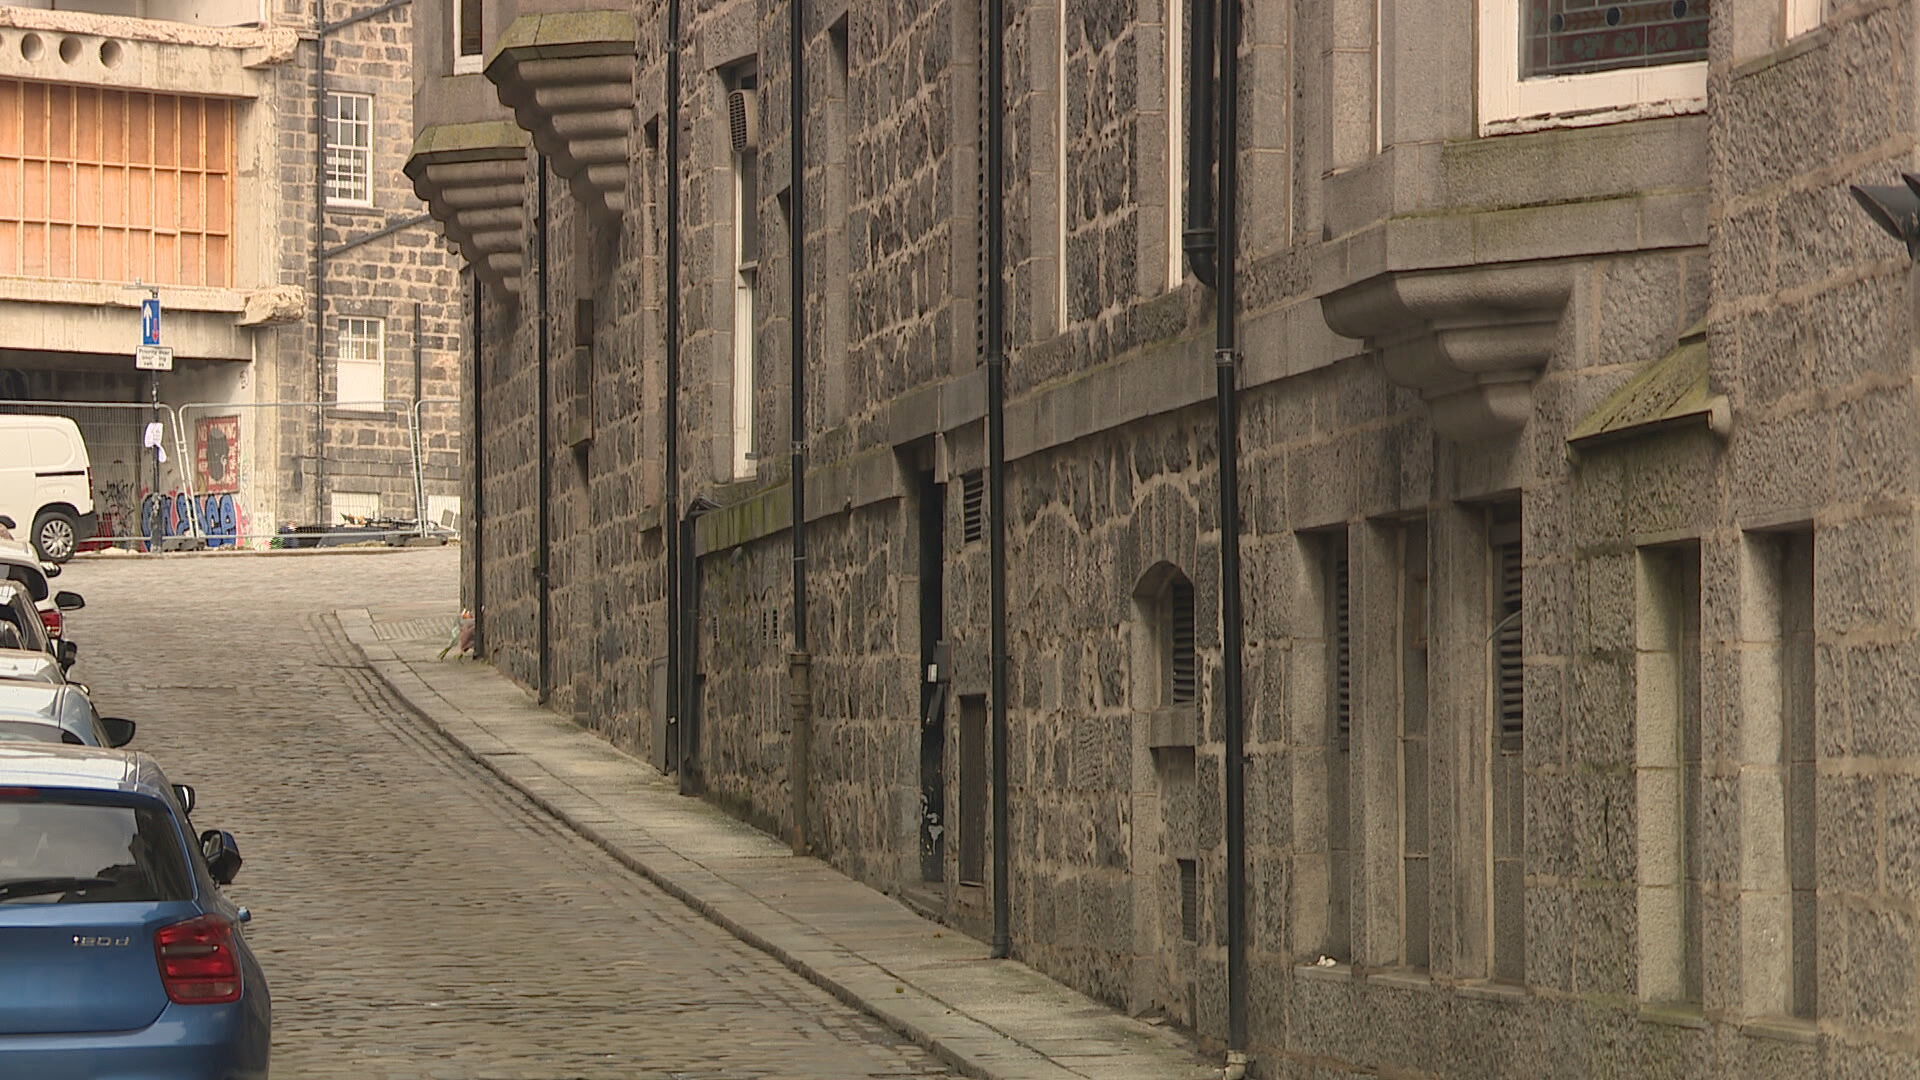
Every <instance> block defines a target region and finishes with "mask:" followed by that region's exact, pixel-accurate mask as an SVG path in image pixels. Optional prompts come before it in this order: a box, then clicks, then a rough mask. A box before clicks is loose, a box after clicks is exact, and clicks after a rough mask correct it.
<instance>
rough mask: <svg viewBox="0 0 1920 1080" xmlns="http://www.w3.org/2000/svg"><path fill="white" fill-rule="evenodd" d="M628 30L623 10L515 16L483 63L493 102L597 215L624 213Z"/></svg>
mask: <svg viewBox="0 0 1920 1080" xmlns="http://www.w3.org/2000/svg"><path fill="white" fill-rule="evenodd" d="M634 32H635V24H634V20H633V15H632V13H631V12H628V11H624V10H621V11H575V12H558V13H551V14H541V15H522V16H521V17H520V18H518V19H515V20H514V21H513V24H512V25H511V26H509V27H507V30H506V33H504V34H502V35H501V36H500V40H499V42H498V43H497V44H496V45H495V46H494V51H493V56H492V57H491V58H489V60H488V62H487V68H486V73H487V78H488V79H491V80H492V81H493V84H494V86H495V87H496V88H497V89H498V91H499V94H500V103H501V104H502V105H505V106H506V107H507V108H509V109H512V110H513V116H514V119H515V121H517V122H518V123H519V125H520V126H521V127H523V128H525V129H526V130H527V131H528V132H529V133H530V134H531V135H532V136H533V145H534V146H535V147H536V148H537V149H538V150H539V151H540V152H541V153H542V154H545V155H546V156H547V160H548V162H549V163H550V164H551V165H552V166H553V171H554V173H555V174H556V175H558V176H560V177H562V178H564V179H565V180H566V181H567V182H568V184H569V185H570V186H571V187H572V188H573V193H574V196H575V197H576V198H578V199H579V200H580V202H581V204H582V205H584V206H586V207H587V209H588V210H589V211H591V212H593V213H594V214H596V215H599V216H603V217H616V218H617V217H619V216H620V215H622V214H623V213H625V212H626V208H627V181H628V178H629V176H630V175H631V172H632V167H631V165H630V164H629V162H628V158H627V153H628V143H629V138H630V136H631V134H632V132H633V126H634V106H633V102H634V91H633V71H634V53H635V49H634Z"/></svg>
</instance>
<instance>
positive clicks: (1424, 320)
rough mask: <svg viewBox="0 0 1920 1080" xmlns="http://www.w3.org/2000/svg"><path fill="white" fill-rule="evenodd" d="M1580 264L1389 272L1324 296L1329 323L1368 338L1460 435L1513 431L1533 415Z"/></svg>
mask: <svg viewBox="0 0 1920 1080" xmlns="http://www.w3.org/2000/svg"><path fill="white" fill-rule="evenodd" d="M1573 277H1574V264H1573V263H1571V262H1563V261H1550V262H1529V263H1507V264H1493V265H1480V266H1464V267H1449V268H1444V269H1431V270H1398V271H1388V272H1386V273H1383V274H1379V275H1376V276H1374V277H1371V278H1368V279H1366V280H1364V281H1360V282H1356V283H1354V284H1352V285H1349V286H1347V287H1345V288H1343V289H1340V290H1338V291H1336V292H1333V293H1330V294H1328V295H1326V296H1323V297H1321V299H1320V308H1321V312H1322V314H1323V315H1324V316H1325V317H1326V320H1327V325H1328V326H1329V327H1331V328H1332V329H1333V331H1334V332H1335V333H1337V334H1342V335H1344V336H1347V337H1353V338H1360V339H1362V340H1364V341H1365V342H1366V345H1367V348H1369V349H1371V350H1374V351H1375V352H1377V353H1378V354H1379V356H1380V363H1381V367H1382V369H1383V370H1384V371H1385V373H1386V376H1387V378H1388V379H1390V380H1392V381H1393V382H1395V383H1397V384H1398V385H1401V386H1405V387H1408V388H1410V389H1414V390H1418V391H1420V395H1421V397H1423V398H1424V399H1425V400H1426V402H1427V406H1428V409H1429V412H1430V414H1431V417H1432V421H1433V428H1434V430H1435V431H1436V432H1438V433H1439V434H1440V435H1442V436H1444V437H1446V438H1448V439H1452V440H1454V441H1455V442H1477V441H1481V440H1484V439H1492V438H1498V437H1501V436H1504V435H1509V434H1512V433H1513V432H1516V431H1518V430H1520V429H1521V428H1522V427H1524V426H1526V423H1527V420H1528V419H1529V418H1530V417H1531V416H1532V415H1533V380H1534V377H1535V376H1537V375H1538V374H1539V373H1540V369H1541V368H1543V367H1545V366H1546V363H1547V360H1548V358H1549V357H1550V356H1551V355H1552V354H1553V346H1554V340H1555V338H1556V337H1557V336H1558V334H1559V325H1560V316H1561V313H1562V312H1564V311H1565V310H1566V306H1567V298H1568V296H1569V295H1570V294H1571V293H1572V291H1573Z"/></svg>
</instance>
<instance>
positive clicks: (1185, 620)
mask: <svg viewBox="0 0 1920 1080" xmlns="http://www.w3.org/2000/svg"><path fill="white" fill-rule="evenodd" d="M1167 608H1168V611H1167V624H1168V625H1167V631H1168V634H1167V636H1168V647H1169V656H1168V657H1167V679H1168V686H1167V701H1168V704H1171V705H1187V704H1191V703H1192V702H1194V701H1197V700H1199V697H1200V673H1199V664H1198V662H1197V660H1196V659H1195V656H1194V640H1193V638H1194V625H1193V582H1191V581H1188V580H1187V579H1185V578H1180V579H1178V580H1176V581H1174V582H1173V583H1172V584H1170V585H1169V586H1167Z"/></svg>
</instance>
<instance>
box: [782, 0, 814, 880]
mask: <svg viewBox="0 0 1920 1080" xmlns="http://www.w3.org/2000/svg"><path fill="white" fill-rule="evenodd" d="M806 12H807V5H806V0H791V2H790V4H789V6H788V9H787V22H788V23H789V26H788V30H789V31H790V32H789V34H788V58H787V64H788V80H789V82H788V89H787V98H788V100H789V101H790V102H791V104H792V106H793V115H792V118H791V119H790V121H789V126H790V130H789V132H788V135H787V138H788V144H787V157H788V159H789V161H788V164H789V167H790V170H791V173H792V178H791V180H790V181H789V183H790V184H791V185H792V191H791V192H790V193H789V194H788V197H787V209H788V213H787V228H788V230H789V241H788V253H789V259H790V266H791V269H792V271H793V284H792V285H791V286H790V288H789V291H790V292H791V293H792V297H791V299H792V303H793V309H792V312H791V314H789V315H788V317H787V321H788V322H789V323H790V324H791V325H790V327H789V329H790V330H792V332H793V344H792V350H793V352H792V362H793V369H792V376H791V378H790V379H789V382H790V383H791V384H792V391H793V406H792V413H793V416H792V420H791V426H792V428H793V461H792V463H791V465H790V466H789V468H790V470H791V472H792V476H791V478H790V483H791V484H792V486H793V619H792V622H793V655H792V656H791V657H789V658H788V660H787V678H788V683H787V697H788V701H787V704H788V707H789V708H791V709H792V715H793V750H792V756H791V758H790V760H789V761H788V762H787V786H788V787H789V788H790V789H791V792H790V793H791V794H792V796H793V850H794V852H795V853H796V854H805V853H806V852H807V851H808V850H809V847H810V845H809V844H808V841H807V835H808V833H809V832H811V829H809V827H808V825H809V820H808V818H809V810H808V800H809V796H810V794H811V791H812V787H813V776H812V771H813V769H812V760H813V672H812V666H813V657H812V656H810V655H808V653H807V194H806V192H807V188H806V180H807V125H806V95H805V93H804V92H803V91H804V90H805V88H806V85H807V79H806V71H807V69H806V55H805V54H806Z"/></svg>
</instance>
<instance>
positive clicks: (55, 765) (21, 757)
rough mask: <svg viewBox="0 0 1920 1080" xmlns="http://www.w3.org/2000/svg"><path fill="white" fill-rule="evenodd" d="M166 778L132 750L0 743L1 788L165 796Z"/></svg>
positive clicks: (147, 760)
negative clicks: (76, 789)
mask: <svg viewBox="0 0 1920 1080" xmlns="http://www.w3.org/2000/svg"><path fill="white" fill-rule="evenodd" d="M165 784H166V778H165V777H164V776H162V775H161V773H160V766H158V765H156V764H155V763H154V761H153V759H152V758H150V757H147V756H146V755H145V754H141V753H138V752H135V751H132V750H109V749H107V748H105V747H100V746H62V745H57V744H54V743H0V787H64V788H84V789H87V790H90V791H131V792H139V793H141V794H145V795H152V796H155V797H157V798H164V792H165V790H166V789H165V787H164V785H165Z"/></svg>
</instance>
